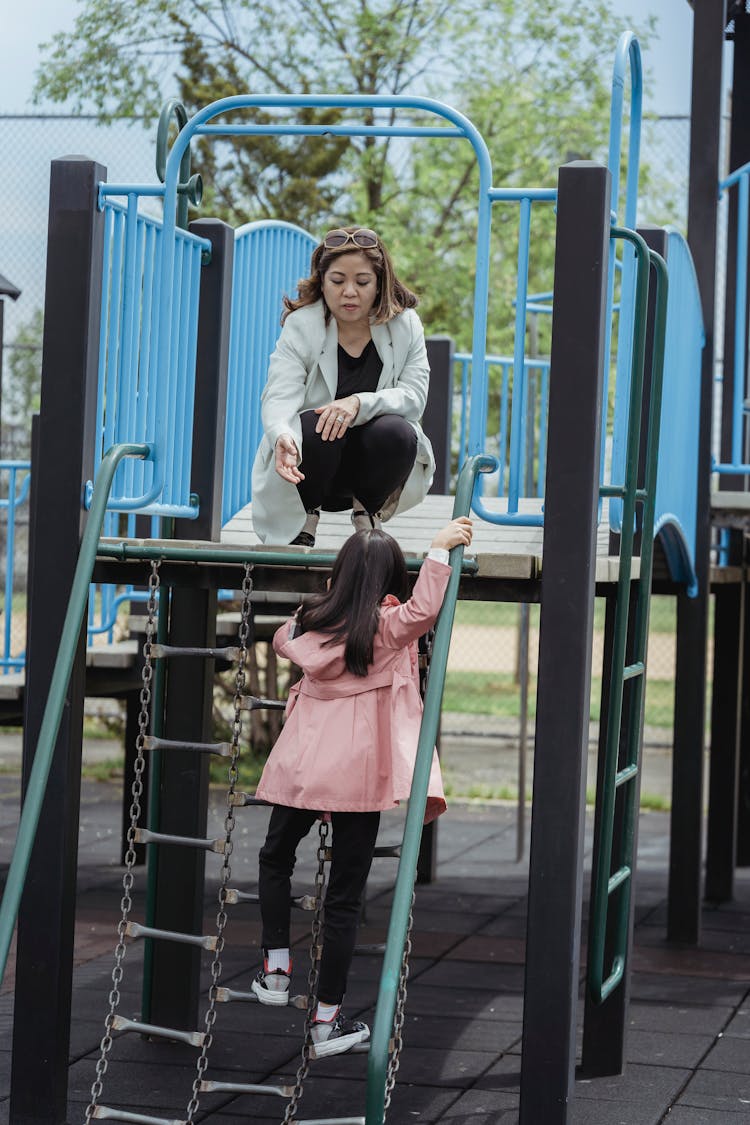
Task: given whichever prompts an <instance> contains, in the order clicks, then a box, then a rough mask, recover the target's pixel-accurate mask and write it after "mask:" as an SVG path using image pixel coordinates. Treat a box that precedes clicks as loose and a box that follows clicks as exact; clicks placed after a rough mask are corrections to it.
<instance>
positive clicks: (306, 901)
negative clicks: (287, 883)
mask: <svg viewBox="0 0 750 1125" xmlns="http://www.w3.org/2000/svg"><path fill="white" fill-rule="evenodd" d="M224 901H225V902H228V903H229V904H230V905H232V906H236V905H237V903H240V902H245V903H251V904H254V905H256V906H257V905H258V904H259V903H260V895H259V894H256V893H255V892H254V891H238V890H235V888H234V887H230V888H229V890H228V891H227V893H226V898H225V900H224ZM289 901H290V903H291V905H292V906H293V907H296V909H297V910H314V909H315V896H314V895H300V896H299V897H298V898H292V899H290V900H289Z"/></svg>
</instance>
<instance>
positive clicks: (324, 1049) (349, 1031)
mask: <svg viewBox="0 0 750 1125" xmlns="http://www.w3.org/2000/svg"><path fill="white" fill-rule="evenodd" d="M310 1037H311V1039H312V1041H313V1047H312V1051H311V1052H310V1053H311V1055H312V1057H313V1058H315V1059H324V1058H326V1057H327V1056H328V1055H343V1054H344V1053H345V1052H346V1051H351V1049H352V1047H355V1046H356V1045H357V1043H365V1042H367V1040H368V1039H369V1038H370V1029H369V1027H368V1026H367V1024H366V1023H362V1021H361V1020H348V1019H346V1018H345V1017H344V1015H343V1014H342V1012H341V1008H339V1009H338V1011H337V1012H336V1015H335V1016H334V1017H333V1019H331V1020H314V1021H313V1025H312V1027H311V1028H310Z"/></svg>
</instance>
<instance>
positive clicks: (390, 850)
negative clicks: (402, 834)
mask: <svg viewBox="0 0 750 1125" xmlns="http://www.w3.org/2000/svg"><path fill="white" fill-rule="evenodd" d="M400 857H401V845H400V844H381V846H380V847H378V848H375V851H374V852H373V853H372V858H373V859H400ZM323 859H324V860H325V861H326V863H330V862H331V860H332V859H333V848H330V847H329V848H326V849H325V851H324V854H323Z"/></svg>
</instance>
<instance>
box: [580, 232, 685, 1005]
mask: <svg viewBox="0 0 750 1125" xmlns="http://www.w3.org/2000/svg"><path fill="white" fill-rule="evenodd" d="M612 237H613V238H618V239H623V240H625V241H628V242H630V243H631V244H632V245H633V247H634V249H635V256H636V295H635V329H634V341H633V356H632V370H631V382H630V401H629V415H628V430H627V439H626V462H625V480H624V482H623V483H622V484H621V485H619V484H618V485H606V486H603V487H602V488H601V489H600V495H601V496H602V497H612V498H617V499H619V500H621V501H622V530H621V536H620V571H619V577H618V582H617V594H616V600H615V620H614V629H613V640H612V663H611V670H610V680H609V708H608V713H607V727H606V736H605V740H604V763H603V768H602V770H601V773H600V788H599V791H598V792H597V806H598V807H599V809H600V831H599V840H598V848H597V852H596V855H595V857H594V869H593V871H592V881H591V903H590V912H591V925H590V930H589V949H588V965H587V977H588V989H589V994H590V996H591V998H592V1000H593V1001H594V1003H596V1004H601V1003H603V1002H604V1001H605V1000H606V999H607V997H608V996H609V995H610V994H611V993H612V992H613V990H614V989H615V988H617V987H618V985H620V984H621V983H622V982H623V981H624V978H625V971H626V959H627V950H628V930H629V919H630V901H631V894H632V885H633V875H634V871H635V841H636V818H637V816H638V802H637V798H638V784H637V782H638V778H639V768H640V767H639V756H640V748H641V735H642V729H643V704H644V697H645V686H646V683H645V680H646V676H645V672H646V649H647V643H648V624H649V608H650V597H651V574H652V567H653V551H654V510H655V499H656V473H657V463H658V451H659V428H660V419H661V400H662V376H663V369H664V347H665V336H666V320H667V267H666V263H665V261H664V259H663V258H662V257H661V256H660V255H659V254H657V253H655V252H654V251H652V250H650V249H649V247H648V246H647V244H646V242H645V241H644V239H643V238H641V236H640V235H638V234H637V233H636V232H635V231H632V230H627V229H620V228H613V229H612ZM651 267H653V268H654V273H655V277H656V299H655V315H654V332H653V340H654V346H653V362H652V365H651V388H650V396H649V410H648V421H647V436H646V445H645V457H644V464H643V466H642V467H641V466H639V447H640V435H641V430H642V425H643V417H642V414H643V411H642V401H643V390H644V381H645V367H646V322H647V316H648V297H649V272H650V268H651ZM641 471H642V474H643V487H639V485H638V479H639V473H640V472H641ZM637 505H640V507H641V513H642V515H641V520H640V532H641V547H640V572H639V575H638V579H637V582H636V583H633V582H632V569H633V566H632V563H633V548H634V539H635V531H636V506H637ZM634 585H635V587H636V602H635V619H634V623H633V625H632V636H630V637H629V633H630V629H629V622H630V620H631V598H632V588H633V586H634ZM629 639H630V641H631V643H630V652H631V653H632V657H631V659H630V662H629V663H626V659H627V653H628V647H629ZM628 682H630V695H629V700H628V707H629V715H628V726H627V735H628V736H627V739H626V740H625V744H624V746H622V748H621V729H622V719H623V699H624V695H625V685H626V684H627V683H628ZM618 791H622V793H623V797H622V802H623V803H622V830H621V834H620V838H619V842H618V848H617V855H616V856H615V857H614V860H615V862H614V864H613V853H614V851H615V841H614V833H615V800H616V796H617V793H618ZM608 932H609V933H610V934H611V935H612V934H613V935H614V936H613V938H612V947H611V950H610V954H611V963H610V965H609V968H608V969H607V968H606V967H605V947H606V945H607V934H608Z"/></svg>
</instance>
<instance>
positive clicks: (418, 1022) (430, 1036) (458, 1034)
mask: <svg viewBox="0 0 750 1125" xmlns="http://www.w3.org/2000/svg"><path fill="white" fill-rule="evenodd" d="M520 1033H521V1028H520V1026H519V1024H517V1023H510V1022H507V1021H502V1020H484V1019H479V1018H478V1017H477V1015H476V1013H474V1014H473V1015H472V1016H468V1017H462V1016H457V1015H455V1013H453V1012H451V1011H450V1010H449V1009H448V1010H447V1011H446V1012H445V1014H444V1015H441V1016H420V1015H415V1014H414V1013H413V1012H411V1011H410V1010H407V1015H406V1019H405V1021H404V1029H403V1038H404V1042H405V1044H406V1046H407V1049H408V1047H409V1045H410V1044H412V1043H418V1044H419V1046H420V1047H437V1048H441V1049H446V1050H451V1049H453V1050H457V1051H475V1050H476V1051H490V1052H494V1053H496V1054H498V1055H499V1054H501V1053H502V1052H504V1051H508V1050H509V1049H510V1047H511V1046H512V1045H513V1044H514V1043H515V1042H517V1040H518V1037H519V1035H520Z"/></svg>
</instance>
